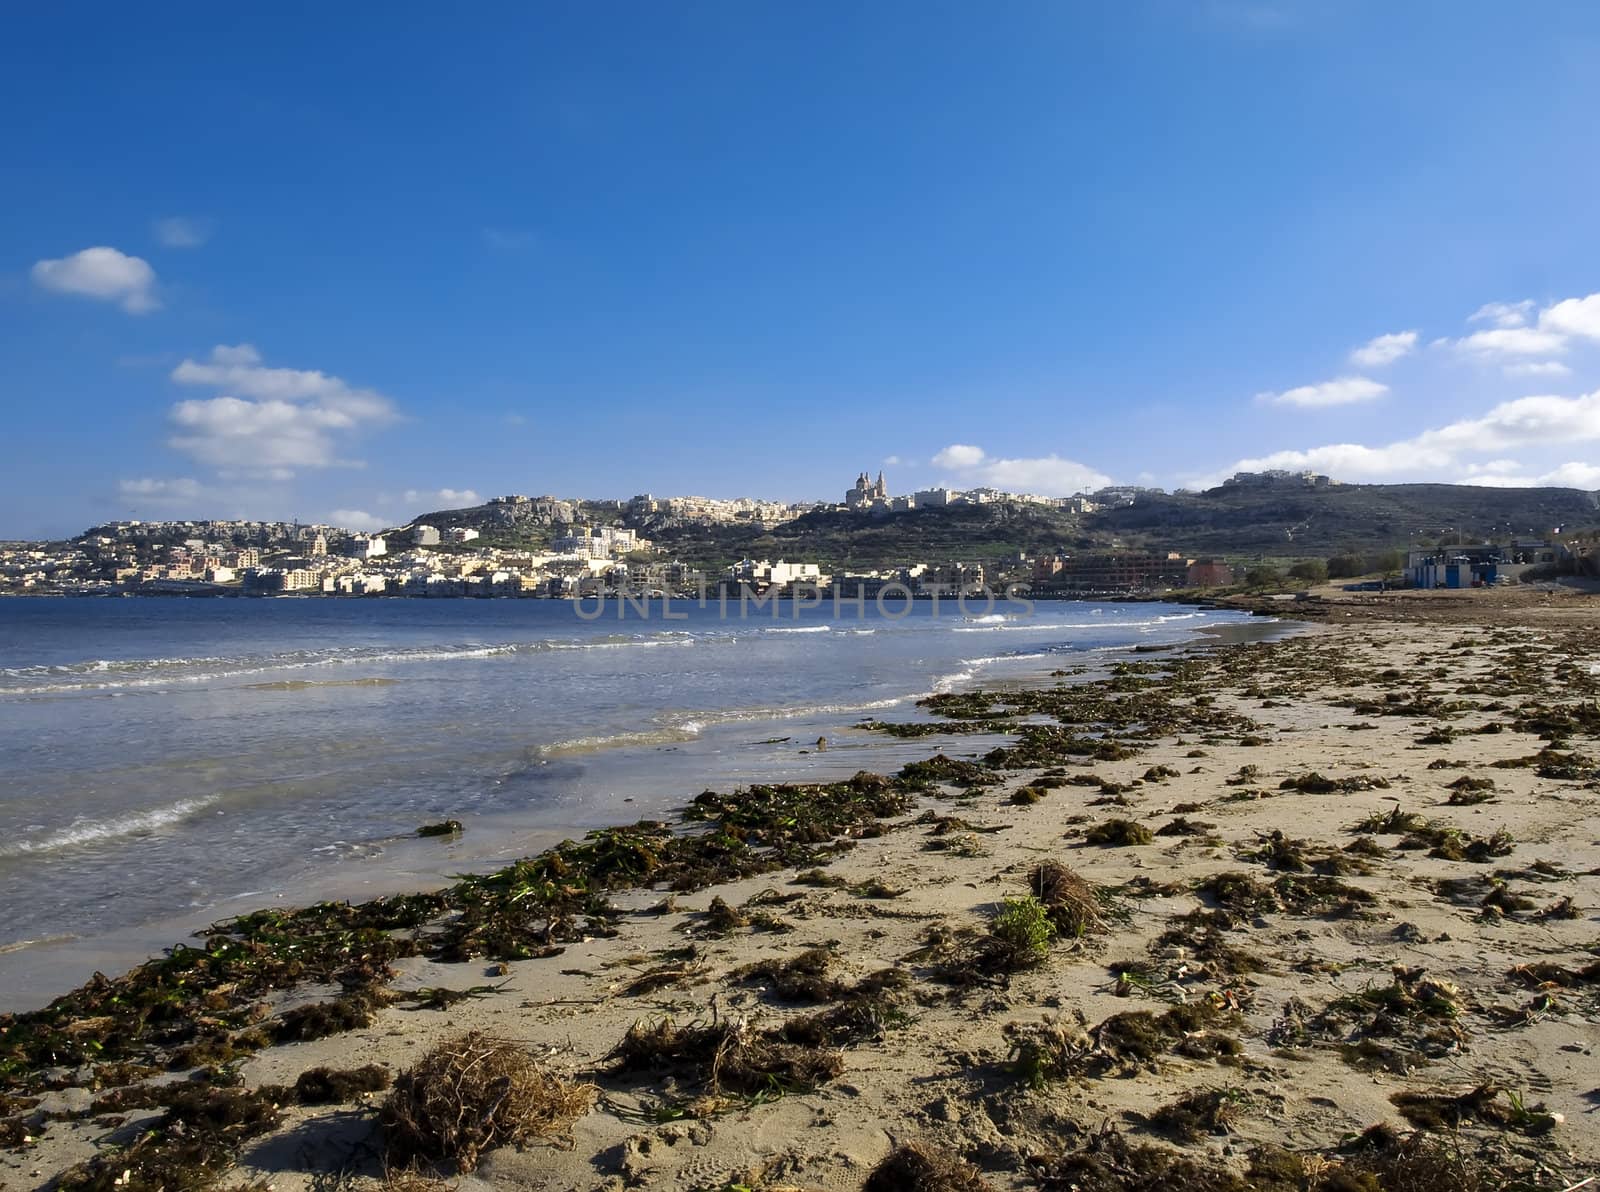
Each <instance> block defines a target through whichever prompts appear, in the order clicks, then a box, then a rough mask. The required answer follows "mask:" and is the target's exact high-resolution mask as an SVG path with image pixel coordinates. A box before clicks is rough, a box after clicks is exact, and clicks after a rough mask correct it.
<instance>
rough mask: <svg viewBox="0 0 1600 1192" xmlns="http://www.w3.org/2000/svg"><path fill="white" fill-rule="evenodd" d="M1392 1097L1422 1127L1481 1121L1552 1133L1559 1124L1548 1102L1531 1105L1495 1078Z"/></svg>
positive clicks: (1455, 1126) (1534, 1132) (1453, 1126)
mask: <svg viewBox="0 0 1600 1192" xmlns="http://www.w3.org/2000/svg"><path fill="white" fill-rule="evenodd" d="M1389 1100H1390V1101H1392V1102H1394V1106H1395V1108H1396V1109H1398V1110H1399V1111H1400V1114H1401V1116H1402V1117H1404V1118H1405V1119H1406V1121H1408V1122H1410V1123H1411V1124H1412V1125H1413V1126H1416V1127H1417V1128H1419V1129H1422V1130H1436V1131H1438V1130H1456V1129H1459V1128H1460V1127H1461V1126H1462V1125H1464V1124H1466V1123H1467V1122H1472V1121H1477V1122H1482V1123H1484V1124H1485V1125H1491V1126H1499V1127H1500V1128H1502V1129H1508V1130H1516V1131H1517V1132H1519V1133H1522V1134H1529V1135H1539V1134H1548V1133H1549V1132H1550V1131H1551V1130H1554V1129H1555V1128H1556V1125H1557V1119H1556V1117H1555V1115H1554V1114H1552V1113H1550V1112H1549V1111H1548V1110H1547V1109H1546V1108H1545V1107H1544V1105H1542V1104H1536V1105H1528V1104H1526V1103H1525V1102H1524V1101H1523V1099H1522V1097H1521V1096H1519V1095H1518V1094H1516V1093H1514V1092H1511V1091H1509V1090H1507V1089H1503V1088H1501V1087H1500V1086H1499V1085H1497V1084H1494V1083H1492V1082H1491V1083H1485V1084H1480V1085H1478V1086H1477V1087H1476V1088H1472V1089H1468V1090H1467V1091H1466V1092H1464V1093H1449V1092H1427V1093H1422V1092H1412V1091H1403V1092H1398V1093H1395V1094H1393V1095H1392V1096H1391V1097H1390V1098H1389Z"/></svg>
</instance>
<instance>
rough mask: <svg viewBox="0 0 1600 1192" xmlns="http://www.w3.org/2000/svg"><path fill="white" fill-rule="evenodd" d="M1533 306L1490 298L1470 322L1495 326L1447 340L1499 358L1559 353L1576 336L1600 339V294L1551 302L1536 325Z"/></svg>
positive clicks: (1548, 371) (1549, 372) (1480, 355)
mask: <svg viewBox="0 0 1600 1192" xmlns="http://www.w3.org/2000/svg"><path fill="white" fill-rule="evenodd" d="M1532 310H1533V303H1532V302H1526V301H1525V302H1516V303H1505V302H1491V303H1490V304H1489V305H1488V306H1485V307H1482V308H1480V309H1479V310H1478V311H1477V313H1476V314H1474V315H1473V316H1472V318H1471V319H1470V320H1469V322H1491V323H1494V324H1495V326H1494V327H1492V328H1490V329H1489V330H1487V331H1474V332H1473V333H1472V334H1471V335H1468V336H1466V337H1465V338H1464V339H1458V340H1453V341H1452V340H1446V341H1444V342H1445V343H1447V344H1451V345H1452V346H1454V347H1455V348H1456V349H1457V350H1459V351H1462V352H1465V353H1467V354H1468V355H1471V356H1475V357H1477V358H1478V359H1480V360H1498V359H1505V358H1508V357H1509V358H1513V359H1515V358H1516V357H1520V356H1559V355H1560V354H1561V353H1563V352H1565V351H1566V350H1567V346H1568V342H1569V341H1570V340H1572V339H1574V338H1578V339H1594V340H1600V294H1590V295H1588V296H1587V297H1584V298H1563V299H1562V300H1561V301H1560V302H1555V303H1552V304H1551V305H1549V306H1547V307H1545V308H1544V309H1543V310H1541V311H1540V312H1539V320H1538V324H1537V325H1536V326H1535V325H1532V324H1530V322H1529V314H1530V312H1531V311H1532ZM1535 375H1537V374H1535ZM1544 375H1554V371H1553V370H1551V369H1546V370H1545V374H1544Z"/></svg>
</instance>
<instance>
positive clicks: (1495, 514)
mask: <svg viewBox="0 0 1600 1192" xmlns="http://www.w3.org/2000/svg"><path fill="white" fill-rule="evenodd" d="M417 520H418V521H421V522H427V523H429V524H431V525H436V526H440V527H445V526H473V527H475V528H477V529H480V530H482V531H483V535H484V537H483V540H482V543H481V545H496V546H508V547H513V546H515V547H528V548H532V549H544V548H547V547H548V545H549V543H550V542H551V540H552V539H553V538H554V537H555V536H557V535H558V534H559V533H560V532H561V530H562V528H563V527H564V526H565V525H567V524H569V523H572V522H579V523H589V524H593V523H596V522H606V523H612V522H614V523H618V524H621V525H624V526H627V527H630V528H632V529H636V530H638V531H639V532H640V533H642V534H643V535H645V536H646V537H648V538H651V539H653V540H654V541H655V543H656V545H657V546H658V547H659V548H660V549H661V551H662V552H663V553H665V554H666V555H668V556H669V557H672V558H677V559H681V560H683V561H684V562H686V563H691V564H694V565H696V566H702V567H722V566H726V565H727V564H729V563H732V562H734V561H735V560H737V559H740V558H745V557H754V558H786V559H790V560H800V559H803V560H806V561H808V562H815V563H820V564H822V565H823V567H824V569H829V570H834V569H841V568H860V569H873V568H879V567H885V566H890V565H894V564H898V563H905V562H918V561H927V562H950V561H959V562H969V561H970V562H992V561H995V560H999V559H1003V558H1005V557H1007V556H1014V555H1016V554H1018V553H1024V552H1025V553H1028V554H1038V553H1051V552H1062V551H1085V550H1094V549H1101V550H1104V549H1112V548H1127V549H1152V550H1160V551H1168V550H1171V551H1177V552H1180V553H1182V554H1185V555H1191V556H1193V555H1219V556H1235V557H1237V556H1255V555H1268V556H1326V555H1331V554H1335V553H1339V552H1344V551H1354V552H1358V553H1359V552H1373V551H1381V550H1387V549H1391V548H1399V549H1402V550H1403V549H1406V548H1407V547H1410V546H1420V545H1423V544H1428V545H1431V544H1433V543H1435V542H1437V541H1439V540H1441V539H1446V538H1454V537H1456V536H1458V535H1459V536H1460V537H1461V538H1463V539H1466V540H1469V541H1470V540H1481V539H1484V538H1504V537H1506V536H1507V535H1510V534H1514V535H1517V536H1538V537H1543V536H1544V535H1546V534H1548V533H1550V531H1551V530H1552V529H1553V528H1555V527H1556V526H1565V527H1567V528H1568V530H1569V531H1570V530H1572V529H1578V528H1589V527H1593V526H1595V525H1597V524H1600V499H1597V495H1596V494H1595V493H1590V492H1584V491H1583V490H1581V489H1574V488H1478V487H1473V486H1470V485H1452V484H1387V485H1384V484H1350V485H1338V486H1335V487H1331V488H1322V489H1300V488H1217V489H1212V490H1210V491H1209V492H1204V493H1181V494H1146V495H1142V496H1140V498H1139V499H1138V500H1137V501H1136V502H1135V503H1134V504H1132V505H1128V506H1123V507H1121V508H1116V509H1106V510H1101V511H1100V512H1097V513H1091V514H1088V515H1085V516H1083V517H1078V516H1076V515H1074V514H1070V513H1066V512H1064V511H1062V510H1059V509H1053V508H1049V507H1047V506H1042V505H1033V504H1023V503H1004V502H1002V503H996V504H991V505H951V506H946V507H943V508H929V509H913V510H908V511H905V512H901V513H881V512H880V513H863V512H856V511H852V510H843V509H828V510H819V511H817V512H815V513H808V514H805V515H804V516H802V517H798V518H796V519H795V520H793V521H790V522H784V523H783V524H781V525H778V526H773V527H771V528H764V527H762V526H760V525H756V524H732V525H705V524H701V523H697V522H687V521H682V520H680V519H676V518H671V517H666V516H663V515H660V514H652V515H644V516H639V515H634V514H630V513H627V512H624V511H622V510H619V509H618V507H617V504H616V503H615V502H600V501H582V502H580V501H561V502H546V501H541V502H539V503H536V504H534V505H532V506H529V507H526V508H520V509H518V510H516V511H511V510H508V509H506V508H504V507H497V506H488V505H483V506H476V507H474V508H471V509H454V510H438V511H436V512H433V513H429V514H426V515H424V516H422V517H420V518H418V519H417ZM475 545H477V544H475Z"/></svg>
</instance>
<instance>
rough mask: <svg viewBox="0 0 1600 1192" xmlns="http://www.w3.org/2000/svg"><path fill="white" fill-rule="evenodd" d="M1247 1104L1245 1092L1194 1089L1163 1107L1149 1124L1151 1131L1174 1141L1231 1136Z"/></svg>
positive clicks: (1193, 1140)
mask: <svg viewBox="0 0 1600 1192" xmlns="http://www.w3.org/2000/svg"><path fill="white" fill-rule="evenodd" d="M1248 1101H1249V1094H1248V1093H1246V1092H1245V1091H1244V1090H1243V1089H1238V1088H1202V1089H1194V1090H1192V1091H1190V1092H1187V1093H1185V1094H1184V1095H1183V1096H1181V1097H1179V1098H1178V1099H1177V1100H1175V1101H1171V1102H1169V1103H1168V1104H1166V1105H1163V1106H1162V1107H1161V1108H1160V1109H1158V1110H1156V1111H1155V1112H1154V1113H1152V1114H1151V1115H1150V1116H1149V1118H1148V1119H1147V1122H1148V1124H1149V1126H1150V1128H1151V1129H1152V1130H1155V1131H1156V1132H1157V1133H1158V1134H1164V1135H1165V1136H1166V1137H1168V1138H1171V1139H1173V1140H1174V1141H1177V1142H1195V1141H1197V1140H1199V1139H1201V1138H1203V1137H1205V1136H1206V1135H1208V1134H1227V1133H1229V1132H1230V1129H1229V1128H1230V1127H1231V1126H1232V1125H1233V1124H1234V1123H1235V1122H1237V1121H1238V1120H1239V1115H1240V1110H1241V1108H1242V1107H1243V1106H1244V1105H1245V1104H1246V1103H1247V1102H1248Z"/></svg>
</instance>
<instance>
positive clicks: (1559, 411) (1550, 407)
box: [1229, 390, 1600, 483]
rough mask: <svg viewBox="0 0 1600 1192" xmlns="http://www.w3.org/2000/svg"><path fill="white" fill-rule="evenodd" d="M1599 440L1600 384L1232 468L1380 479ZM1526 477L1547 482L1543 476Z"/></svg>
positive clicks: (1266, 457)
mask: <svg viewBox="0 0 1600 1192" xmlns="http://www.w3.org/2000/svg"><path fill="white" fill-rule="evenodd" d="M1596 441H1600V390H1596V391H1595V392H1593V393H1589V394H1586V395H1584V396H1582V397H1546V396H1537V397H1521V398H1518V399H1516V400H1515V401H1508V402H1502V403H1500V404H1499V405H1497V406H1495V407H1494V408H1493V409H1491V410H1489V412H1488V413H1486V414H1484V415H1483V416H1482V417H1480V418H1466V419H1462V420H1460V421H1458V422H1452V423H1448V424H1447V425H1445V426H1441V427H1436V428H1434V429H1432V430H1426V431H1423V432H1422V433H1421V434H1419V435H1416V436H1414V437H1412V438H1409V439H1401V440H1399V441H1397V442H1394V443H1389V444H1385V445H1383V446H1379V447H1368V446H1364V445H1362V444H1359V443H1333V444H1329V445H1326V446H1322V447H1311V448H1308V449H1306V450H1301V451H1275V452H1273V453H1271V454H1270V455H1264V456H1261V457H1259V458H1256V459H1243V460H1240V461H1239V462H1238V463H1236V464H1235V465H1234V466H1233V468H1231V469H1229V470H1230V471H1240V472H1260V471H1264V470H1266V469H1269V468H1288V469H1293V470H1301V469H1310V470H1312V471H1317V472H1326V473H1328V474H1329V475H1331V476H1333V477H1334V478H1335V479H1339V480H1381V479H1385V478H1393V477H1396V476H1417V475H1419V474H1429V473H1446V474H1447V475H1448V474H1454V473H1460V472H1464V471H1466V470H1467V469H1466V466H1465V465H1463V464H1462V462H1461V457H1462V456H1470V455H1492V456H1495V457H1497V458H1499V457H1501V456H1502V453H1504V452H1506V451H1511V450H1516V449H1518V448H1522V447H1546V448H1553V447H1564V446H1569V445H1571V444H1573V443H1590V442H1596ZM1526 483H1543V481H1542V480H1533V481H1527V482H1526Z"/></svg>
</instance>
